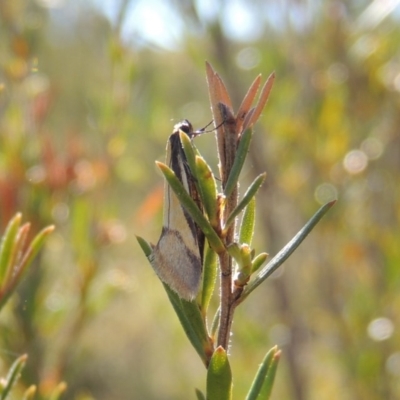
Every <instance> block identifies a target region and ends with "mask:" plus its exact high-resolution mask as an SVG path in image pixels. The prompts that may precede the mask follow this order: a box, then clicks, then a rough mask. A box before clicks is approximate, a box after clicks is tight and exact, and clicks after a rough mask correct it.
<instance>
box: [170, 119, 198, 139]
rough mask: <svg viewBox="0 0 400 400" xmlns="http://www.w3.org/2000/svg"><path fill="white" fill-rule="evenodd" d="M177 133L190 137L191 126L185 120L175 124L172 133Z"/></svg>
mask: <svg viewBox="0 0 400 400" xmlns="http://www.w3.org/2000/svg"><path fill="white" fill-rule="evenodd" d="M179 131H182V132H185V133H186V135H188V136H189V137H192V136H193V133H194V132H193V126H192V124H191V123H190V122H189V121H188V120H187V119H184V120H183V121H181V122H178V123H177V124H175V126H174V131H173V133H178V132H179Z"/></svg>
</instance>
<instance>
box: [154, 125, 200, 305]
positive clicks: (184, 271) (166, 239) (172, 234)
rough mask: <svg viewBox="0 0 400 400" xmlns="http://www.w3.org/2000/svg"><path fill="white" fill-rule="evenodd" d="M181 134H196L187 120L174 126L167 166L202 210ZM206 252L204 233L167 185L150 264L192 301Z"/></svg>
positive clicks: (161, 277)
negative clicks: (204, 251)
mask: <svg viewBox="0 0 400 400" xmlns="http://www.w3.org/2000/svg"><path fill="white" fill-rule="evenodd" d="M179 130H181V131H183V132H185V133H186V134H187V135H188V136H189V137H192V136H193V135H194V134H195V133H194V132H193V128H192V125H191V124H190V122H189V121H187V120H184V121H182V122H180V123H179V124H177V125H175V127H174V131H173V133H172V135H171V136H170V137H169V139H168V142H167V160H166V163H167V164H168V166H169V167H170V168H171V169H172V170H173V171H174V173H175V175H176V176H177V178H178V179H179V180H180V181H181V183H182V185H183V187H184V188H185V190H186V191H187V192H188V194H189V195H190V197H191V198H192V199H193V200H194V201H195V202H196V204H197V205H198V207H199V208H200V209H202V205H201V201H200V196H199V193H198V191H197V188H196V183H195V178H194V176H193V174H192V172H191V171H190V168H189V165H188V162H187V159H186V156H185V153H184V151H183V149H182V144H181V141H180V138H179ZM203 250H204V234H203V232H201V230H200V229H199V227H198V226H197V224H196V223H195V222H194V220H193V219H192V217H191V216H190V214H189V213H188V212H187V211H186V210H185V209H184V207H182V205H181V203H180V201H179V200H178V198H177V197H176V195H175V193H174V192H173V190H172V189H171V188H170V186H169V185H168V183H167V182H165V188H164V218H163V228H162V232H161V236H160V239H159V241H158V243H157V245H156V246H154V248H153V253H152V254H151V257H150V262H151V264H152V266H153V269H154V270H155V272H156V274H157V275H158V276H159V278H160V279H161V280H162V281H163V282H165V283H166V284H167V285H168V286H170V287H171V289H173V290H174V291H175V292H176V293H177V294H178V295H179V296H180V297H181V298H183V299H185V300H192V299H193V298H194V297H196V295H197V293H198V291H199V287H200V282H201V274H202V266H203Z"/></svg>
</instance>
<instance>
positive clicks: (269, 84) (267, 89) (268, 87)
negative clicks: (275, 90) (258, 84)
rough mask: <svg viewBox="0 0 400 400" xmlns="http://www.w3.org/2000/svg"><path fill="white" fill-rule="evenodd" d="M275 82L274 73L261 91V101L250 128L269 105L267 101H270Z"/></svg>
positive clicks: (250, 122)
mask: <svg viewBox="0 0 400 400" xmlns="http://www.w3.org/2000/svg"><path fill="white" fill-rule="evenodd" d="M274 81H275V73H272V74H271V75H270V76H269V77H268V79H267V81H266V82H265V85H264V86H263V88H262V89H261V94H260V99H259V101H258V103H257V106H256V108H255V111H254V114H253V116H252V118H251V121H249V126H252V125H254V124H255V123H256V122H257V120H258V118H260V115H261V113H262V111H263V109H264V107H265V104H266V103H267V100H268V97H269V94H270V92H271V89H272V85H273V84H274Z"/></svg>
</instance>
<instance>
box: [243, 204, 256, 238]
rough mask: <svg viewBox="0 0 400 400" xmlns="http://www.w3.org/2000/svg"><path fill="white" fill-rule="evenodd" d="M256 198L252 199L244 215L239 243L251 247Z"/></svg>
mask: <svg viewBox="0 0 400 400" xmlns="http://www.w3.org/2000/svg"><path fill="white" fill-rule="evenodd" d="M255 209H256V198H255V197H252V198H251V200H250V201H249V204H248V205H247V207H246V209H245V210H244V213H243V218H242V224H241V226H240V232H239V243H247V244H248V245H249V246H251V242H252V240H253V234H254V226H255V215H256V212H255Z"/></svg>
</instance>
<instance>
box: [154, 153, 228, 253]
mask: <svg viewBox="0 0 400 400" xmlns="http://www.w3.org/2000/svg"><path fill="white" fill-rule="evenodd" d="M156 164H157V166H158V167H159V168H160V170H161V172H162V173H163V175H164V177H165V179H166V180H167V182H168V184H169V185H170V187H171V189H172V190H173V191H174V193H175V194H176V197H178V199H179V201H180V202H181V204H182V205H183V207H185V209H186V211H187V212H188V213H189V214H190V216H191V217H192V218H193V220H194V221H195V222H196V224H197V225H198V226H199V228H200V229H201V230H202V231H203V233H204V235H205V236H206V238H207V240H208V242H209V244H210V246H211V247H212V248H213V249H214V250H215V251H216V252H217V253H222V252H223V251H224V244H223V243H222V241H221V239H220V238H219V237H218V235H217V233H216V232H215V230H214V229H213V228H212V226H211V225H210V223H209V222H208V221H207V219H206V218H205V216H204V215H203V213H202V212H201V210H200V209H199V207H197V205H196V203H195V202H194V201H193V199H192V198H191V197H190V196H189V194H188V193H187V191H186V190H185V188H184V187H183V185H182V183H181V182H180V181H179V179H178V178H177V177H176V175H175V174H174V171H172V170H171V169H170V168H169V167H168V166H167V165H165V164H163V163H161V162H158V161H157V162H156Z"/></svg>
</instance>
